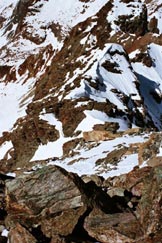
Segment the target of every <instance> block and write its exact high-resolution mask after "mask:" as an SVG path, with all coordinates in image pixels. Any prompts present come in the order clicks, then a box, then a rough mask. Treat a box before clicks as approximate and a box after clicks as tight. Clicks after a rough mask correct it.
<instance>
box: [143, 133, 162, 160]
mask: <svg viewBox="0 0 162 243" xmlns="http://www.w3.org/2000/svg"><path fill="white" fill-rule="evenodd" d="M160 144H161V133H152V134H151V135H150V138H149V140H148V141H146V142H145V143H141V146H140V147H139V153H138V160H139V165H141V164H142V163H143V162H144V161H146V160H148V159H150V158H153V157H155V156H156V154H157V153H158V152H159V148H160Z"/></svg>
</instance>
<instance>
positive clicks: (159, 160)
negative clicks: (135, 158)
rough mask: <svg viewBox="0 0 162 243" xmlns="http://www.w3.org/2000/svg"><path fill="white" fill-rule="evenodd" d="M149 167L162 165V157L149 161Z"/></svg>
mask: <svg viewBox="0 0 162 243" xmlns="http://www.w3.org/2000/svg"><path fill="white" fill-rule="evenodd" d="M147 164H148V166H151V167H155V166H159V165H162V156H158V157H153V158H151V159H149V160H148V161H147Z"/></svg>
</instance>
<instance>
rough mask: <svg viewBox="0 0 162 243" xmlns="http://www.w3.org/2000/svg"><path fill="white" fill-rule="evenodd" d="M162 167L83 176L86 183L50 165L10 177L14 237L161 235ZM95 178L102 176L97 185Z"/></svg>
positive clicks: (127, 238) (135, 238) (147, 238)
mask: <svg viewBox="0 0 162 243" xmlns="http://www.w3.org/2000/svg"><path fill="white" fill-rule="evenodd" d="M161 172H162V167H161V166H159V167H155V168H150V167H147V168H143V169H138V168H136V169H135V170H134V171H132V172H131V173H130V174H125V175H122V176H119V177H114V178H112V179H107V180H103V179H100V178H98V179H97V178H93V177H92V178H91V179H90V180H86V178H84V181H86V183H85V182H84V181H83V180H82V179H81V178H80V177H78V176H77V175H75V174H72V173H67V172H66V171H65V170H63V169H61V168H59V167H50V168H47V167H46V168H43V169H41V170H38V171H36V172H34V173H32V174H30V175H24V176H20V177H17V178H16V179H14V180H11V181H8V182H7V183H6V189H7V190H6V201H7V205H6V210H7V213H8V216H7V218H6V225H7V226H8V227H9V226H10V233H9V239H10V242H11V243H15V242H21V241H22V240H24V242H29V241H30V240H32V242H39V237H40V236H41V239H42V240H43V239H44V240H45V242H56V241H55V240H56V239H57V242H62V240H63V239H64V241H63V242H95V241H99V242H103V243H104V242H110V243H112V242H114V243H115V242H125V243H126V242H132V243H135V242H141V240H142V241H143V242H152V243H153V242H155V240H160V239H161V238H159V236H160V232H161V230H162V229H161V200H162V198H161V188H160V185H161ZM93 179H94V180H95V181H97V180H98V181H99V180H100V183H99V185H98V186H97V185H96V184H95V182H94V181H93ZM53 181H54V183H53ZM150 181H152V183H150ZM21 184H23V190H22V188H21ZM51 185H52V186H51ZM112 190H113V191H114V192H113V193H112ZM24 227H25V228H24ZM87 233H88V234H87ZM59 237H60V239H59ZM43 242H44V241H43ZM157 242H158V241H157Z"/></svg>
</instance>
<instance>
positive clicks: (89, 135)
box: [83, 130, 120, 142]
mask: <svg viewBox="0 0 162 243" xmlns="http://www.w3.org/2000/svg"><path fill="white" fill-rule="evenodd" d="M119 136H120V135H119V134H114V133H111V132H109V131H96V130H94V131H89V132H83V138H84V140H85V141H86V142H92V141H93V142H99V141H104V140H112V139H115V138H117V137H119Z"/></svg>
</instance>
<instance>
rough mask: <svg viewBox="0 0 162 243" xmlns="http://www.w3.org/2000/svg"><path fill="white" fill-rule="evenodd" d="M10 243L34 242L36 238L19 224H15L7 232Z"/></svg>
mask: <svg viewBox="0 0 162 243" xmlns="http://www.w3.org/2000/svg"><path fill="white" fill-rule="evenodd" d="M9 242H10V243H22V242H23V243H36V242H37V240H36V239H35V238H34V236H32V235H31V234H30V233H29V231H27V230H26V229H25V228H24V227H22V226H21V225H20V224H18V223H17V224H16V226H15V227H14V228H12V229H11V230H10V232H9Z"/></svg>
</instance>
